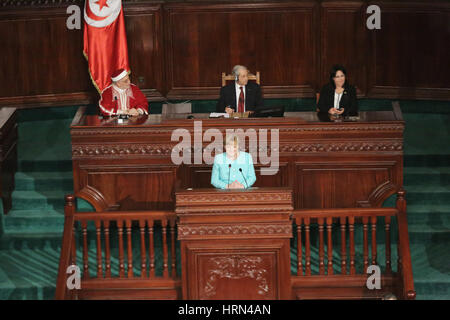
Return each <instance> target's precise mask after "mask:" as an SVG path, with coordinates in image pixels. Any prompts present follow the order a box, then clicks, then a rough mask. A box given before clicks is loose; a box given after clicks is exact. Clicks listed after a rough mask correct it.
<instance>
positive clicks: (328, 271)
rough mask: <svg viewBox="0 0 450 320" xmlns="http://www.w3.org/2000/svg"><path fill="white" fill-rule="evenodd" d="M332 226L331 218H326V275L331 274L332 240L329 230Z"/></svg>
mask: <svg viewBox="0 0 450 320" xmlns="http://www.w3.org/2000/svg"><path fill="white" fill-rule="evenodd" d="M332 226H333V218H332V217H328V218H327V241H328V243H327V251H328V257H327V265H328V270H327V274H329V275H330V274H333V241H332V240H333V239H332V237H331V231H332V230H331V228H332Z"/></svg>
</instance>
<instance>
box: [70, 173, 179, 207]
mask: <svg viewBox="0 0 450 320" xmlns="http://www.w3.org/2000/svg"><path fill="white" fill-rule="evenodd" d="M80 169H81V170H80V171H81V176H82V177H83V178H82V179H81V181H82V182H81V186H80V187H79V188H80V189H82V187H83V186H86V185H89V186H92V187H94V188H96V189H97V190H99V191H100V192H101V194H103V195H104V196H105V198H106V199H107V201H108V202H109V204H110V205H116V204H118V205H119V206H120V209H121V210H137V209H153V210H157V209H173V201H174V199H173V191H174V186H175V180H176V167H174V166H161V167H158V166H151V167H149V166H144V165H143V166H131V165H127V166H81V167H80Z"/></svg>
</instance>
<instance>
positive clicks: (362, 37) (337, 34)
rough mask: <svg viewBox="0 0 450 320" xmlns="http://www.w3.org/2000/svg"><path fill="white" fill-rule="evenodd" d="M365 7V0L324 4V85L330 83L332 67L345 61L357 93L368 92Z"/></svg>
mask: <svg viewBox="0 0 450 320" xmlns="http://www.w3.org/2000/svg"><path fill="white" fill-rule="evenodd" d="M364 9H365V6H363V2H361V1H357V2H323V3H322V4H321V15H320V19H321V28H320V29H321V37H320V42H321V43H320V48H321V50H320V52H321V61H320V87H321V86H322V85H324V84H325V83H328V81H329V74H330V73H329V71H330V69H331V67H332V66H333V65H334V64H342V65H344V66H345V68H346V69H347V75H348V81H349V82H350V83H351V84H352V85H355V86H356V87H357V94H358V95H360V96H361V95H364V94H365V92H366V82H367V80H366V70H367V68H366V62H365V59H366V57H367V45H366V44H367V41H366V35H367V33H366V23H365V19H364V18H365V10H364ZM320 87H319V89H320Z"/></svg>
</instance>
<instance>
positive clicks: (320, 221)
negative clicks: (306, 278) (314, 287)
mask: <svg viewBox="0 0 450 320" xmlns="http://www.w3.org/2000/svg"><path fill="white" fill-rule="evenodd" d="M317 220H318V221H317V222H318V224H319V274H325V262H324V261H325V249H324V244H323V218H319V219H317Z"/></svg>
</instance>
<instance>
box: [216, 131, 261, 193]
mask: <svg viewBox="0 0 450 320" xmlns="http://www.w3.org/2000/svg"><path fill="white" fill-rule="evenodd" d="M255 181H256V176H255V168H254V167H253V159H252V156H251V154H249V153H247V152H243V151H239V139H238V137H237V135H235V134H231V135H227V137H226V139H225V152H224V153H221V154H218V155H216V156H215V157H214V165H213V170H212V174H211V184H212V185H213V186H214V187H216V188H219V189H246V188H250V187H251V186H252V185H253V184H254V183H255Z"/></svg>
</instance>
